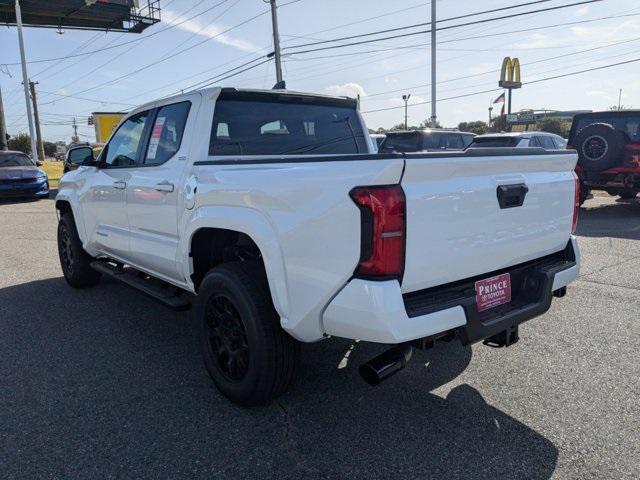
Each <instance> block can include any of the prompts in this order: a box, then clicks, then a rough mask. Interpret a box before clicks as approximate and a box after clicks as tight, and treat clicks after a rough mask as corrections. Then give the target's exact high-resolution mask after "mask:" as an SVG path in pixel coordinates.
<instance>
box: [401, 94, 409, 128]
mask: <svg viewBox="0 0 640 480" xmlns="http://www.w3.org/2000/svg"><path fill="white" fill-rule="evenodd" d="M410 97H411V94H410V93H409V94H408V95H402V100H404V129H405V130H408V129H409V127H408V126H407V104H408V103H409V98H410Z"/></svg>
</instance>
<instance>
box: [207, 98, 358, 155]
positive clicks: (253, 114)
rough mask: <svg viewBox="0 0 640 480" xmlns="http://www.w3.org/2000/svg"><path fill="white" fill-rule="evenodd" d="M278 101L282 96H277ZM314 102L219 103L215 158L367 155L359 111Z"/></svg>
mask: <svg viewBox="0 0 640 480" xmlns="http://www.w3.org/2000/svg"><path fill="white" fill-rule="evenodd" d="M274 98H275V99H277V98H278V97H275V96H274ZM312 101H313V100H312V99H306V98H305V99H304V101H302V100H301V101H296V100H295V99H288V98H287V97H286V96H283V98H282V100H281V101H274V100H269V99H265V100H264V101H262V100H260V99H256V98H251V99H247V100H245V99H238V100H235V99H221V100H218V101H217V102H216V106H215V112H214V117H213V126H212V129H211V140H210V142H209V155H297V154H311V155H317V154H351V153H367V152H368V147H367V145H368V144H367V140H366V138H365V136H364V129H363V126H362V122H361V120H360V116H359V115H358V112H357V111H356V110H355V108H349V107H348V106H344V107H343V106H340V105H334V104H326V105H325V104H322V103H319V104H314V103H312Z"/></svg>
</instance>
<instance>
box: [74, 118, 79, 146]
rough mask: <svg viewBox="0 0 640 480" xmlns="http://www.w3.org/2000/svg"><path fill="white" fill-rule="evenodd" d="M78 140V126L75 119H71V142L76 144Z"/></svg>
mask: <svg viewBox="0 0 640 480" xmlns="http://www.w3.org/2000/svg"><path fill="white" fill-rule="evenodd" d="M79 140H80V137H78V124H77V123H76V117H73V138H72V141H74V142H77V141H79Z"/></svg>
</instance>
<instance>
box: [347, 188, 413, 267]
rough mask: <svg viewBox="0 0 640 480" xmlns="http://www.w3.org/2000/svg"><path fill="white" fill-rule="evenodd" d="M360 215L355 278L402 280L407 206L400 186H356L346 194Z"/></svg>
mask: <svg viewBox="0 0 640 480" xmlns="http://www.w3.org/2000/svg"><path fill="white" fill-rule="evenodd" d="M349 195H351V198H352V199H353V200H354V202H356V204H357V205H358V207H359V208H360V212H361V241H360V263H359V264H358V268H356V272H355V273H356V275H358V276H362V277H369V278H371V277H376V278H390V277H396V278H398V277H401V276H402V273H403V270H404V245H405V231H406V221H405V218H406V205H405V197H404V191H403V190H402V187H401V186H400V185H384V186H375V187H357V188H354V189H353V190H351V192H350V193H349Z"/></svg>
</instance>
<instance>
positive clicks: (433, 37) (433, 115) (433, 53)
mask: <svg viewBox="0 0 640 480" xmlns="http://www.w3.org/2000/svg"><path fill="white" fill-rule="evenodd" d="M436 123H437V117H436V0H431V128H436Z"/></svg>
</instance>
